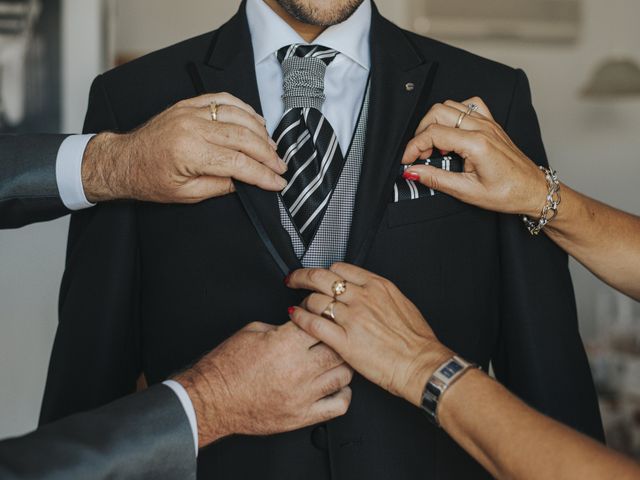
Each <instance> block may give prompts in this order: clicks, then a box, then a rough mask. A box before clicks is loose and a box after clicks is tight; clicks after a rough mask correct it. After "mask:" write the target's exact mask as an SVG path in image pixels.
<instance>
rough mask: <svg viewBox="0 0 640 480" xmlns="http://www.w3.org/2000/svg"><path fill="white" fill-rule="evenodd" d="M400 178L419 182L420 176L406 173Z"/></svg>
mask: <svg viewBox="0 0 640 480" xmlns="http://www.w3.org/2000/svg"><path fill="white" fill-rule="evenodd" d="M402 178H404V179H405V180H411V181H412V182H418V181H420V175H418V174H417V173H415V172H410V171H406V172H404V173H403V174H402Z"/></svg>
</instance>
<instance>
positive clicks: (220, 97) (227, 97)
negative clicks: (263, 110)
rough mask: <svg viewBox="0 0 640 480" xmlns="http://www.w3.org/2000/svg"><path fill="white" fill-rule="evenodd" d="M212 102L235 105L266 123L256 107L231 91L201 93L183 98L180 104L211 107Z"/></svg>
mask: <svg viewBox="0 0 640 480" xmlns="http://www.w3.org/2000/svg"><path fill="white" fill-rule="evenodd" d="M212 103H216V104H218V105H233V106H236V107H238V108H241V109H242V110H244V111H246V112H247V113H250V114H251V115H254V116H255V117H257V118H258V120H260V121H261V122H262V123H263V124H266V122H265V120H264V118H263V117H262V116H261V115H259V114H258V113H257V112H256V111H255V109H254V108H253V107H252V106H251V105H249V104H248V103H245V102H243V101H242V100H240V99H239V98H237V97H234V96H233V95H231V94H230V93H226V92H222V93H207V94H204V95H200V96H199V97H194V98H190V99H187V100H183V101H182V102H180V103H179V104H178V105H179V106H185V107H195V108H202V107H209V106H210V105H211V104H212Z"/></svg>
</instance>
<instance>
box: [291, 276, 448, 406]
mask: <svg viewBox="0 0 640 480" xmlns="http://www.w3.org/2000/svg"><path fill="white" fill-rule="evenodd" d="M340 280H345V281H346V282H347V287H346V291H345V292H344V293H343V294H342V295H340V296H338V297H336V299H335V303H334V299H333V298H332V295H333V292H332V286H333V285H334V283H335V282H336V281H340ZM287 285H288V286H289V287H290V288H297V289H301V290H310V291H312V292H314V293H312V294H311V295H310V296H308V297H307V298H306V299H305V300H304V302H302V305H301V306H300V308H296V309H295V310H294V311H293V312H292V313H291V320H293V321H294V322H295V323H296V324H297V325H298V326H299V327H300V328H302V329H303V330H305V331H306V332H307V333H309V334H310V335H313V336H314V337H315V338H317V339H318V340H319V341H321V342H324V343H325V344H326V345H329V346H330V347H331V348H333V349H334V350H335V351H336V352H338V354H340V355H341V356H342V358H344V359H345V361H346V362H347V363H349V365H351V366H352V367H353V368H355V369H356V370H357V371H358V372H359V373H360V374H362V375H363V376H364V377H366V378H367V379H369V380H370V381H371V382H373V383H375V384H377V385H379V386H380V387H382V388H384V389H385V390H387V391H389V392H391V393H393V394H394V395H397V396H399V397H402V398H404V399H406V400H408V401H409V402H411V403H413V404H414V405H420V402H421V399H422V392H423V390H424V386H425V385H426V383H427V380H428V379H429V377H430V376H431V374H432V373H433V372H434V371H435V369H436V368H437V367H438V365H439V364H441V363H442V362H444V361H445V360H447V359H449V358H451V356H452V355H453V353H452V352H451V351H450V350H448V349H447V348H446V347H444V346H443V345H442V344H441V343H440V342H439V341H438V339H437V338H436V336H435V334H434V333H433V330H432V329H431V327H430V326H429V324H428V323H427V321H426V320H425V319H424V317H423V316H422V314H421V313H420V311H419V310H418V309H417V308H416V306H415V305H414V304H413V303H411V301H409V299H408V298H407V297H405V296H404V295H403V294H402V292H400V290H398V288H397V287H396V286H395V285H394V284H393V283H391V282H390V281H388V280H386V279H384V278H382V277H380V276H378V275H375V274H373V273H371V272H368V271H367V270H364V269H362V268H359V267H356V266H354V265H348V264H346V263H336V264H334V265H332V266H331V269H329V270H322V269H302V270H297V271H295V272H293V273H292V274H291V275H290V276H289V277H288V283H287ZM332 303H333V314H334V317H335V320H334V321H331V320H329V319H327V318H325V317H323V316H322V314H323V312H324V311H325V309H327V308H329V309H331V304H332Z"/></svg>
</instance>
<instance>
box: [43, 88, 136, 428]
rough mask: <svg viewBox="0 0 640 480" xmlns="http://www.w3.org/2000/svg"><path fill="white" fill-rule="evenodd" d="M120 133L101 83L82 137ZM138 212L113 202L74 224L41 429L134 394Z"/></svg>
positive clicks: (93, 92) (85, 213)
mask: <svg viewBox="0 0 640 480" xmlns="http://www.w3.org/2000/svg"><path fill="white" fill-rule="evenodd" d="M103 130H118V124H117V122H116V120H115V118H114V116H113V115H112V113H111V109H110V106H109V100H108V97H107V95H106V93H105V91H104V89H103V88H102V84H101V80H100V77H99V78H98V79H97V80H96V81H95V82H94V84H93V86H92V88H91V94H90V100H89V110H88V113H87V118H86V123H85V131H103ZM138 272H139V267H138V249H137V236H136V224H135V212H134V208H133V207H132V205H131V204H130V203H127V202H113V203H108V204H101V205H98V206H96V207H94V208H91V209H88V210H83V211H80V212H76V213H74V214H73V215H72V216H71V223H70V227H69V239H68V245H67V261H66V268H65V273H64V276H63V279H62V285H61V288H60V300H59V324H58V330H57V332H56V338H55V342H54V346H53V351H52V354H51V360H50V363H49V374H48V377H47V384H46V388H45V394H44V399H43V404H42V411H41V417H40V421H41V423H47V422H51V421H55V420H58V419H60V418H63V417H66V416H68V415H71V414H74V413H77V412H82V411H86V410H90V409H94V408H97V407H100V406H102V405H105V404H106V403H109V402H111V401H113V400H116V399H118V398H120V397H122V396H124V395H128V394H130V393H133V392H134V391H135V389H136V381H137V379H138V377H139V376H140V373H141V371H142V368H141V353H140V342H139V319H138V314H137V312H138V310H137V305H138Z"/></svg>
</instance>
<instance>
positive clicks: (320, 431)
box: [311, 425, 329, 450]
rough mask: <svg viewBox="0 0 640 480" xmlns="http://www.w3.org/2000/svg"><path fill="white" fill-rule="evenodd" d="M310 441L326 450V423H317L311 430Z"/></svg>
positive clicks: (327, 441) (327, 442)
mask: <svg viewBox="0 0 640 480" xmlns="http://www.w3.org/2000/svg"><path fill="white" fill-rule="evenodd" d="M311 443H312V444H313V446H314V447H316V448H317V449H319V450H327V449H328V448H329V439H328V438H327V426H326V425H319V426H317V427H316V428H314V429H313V431H312V432H311Z"/></svg>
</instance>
